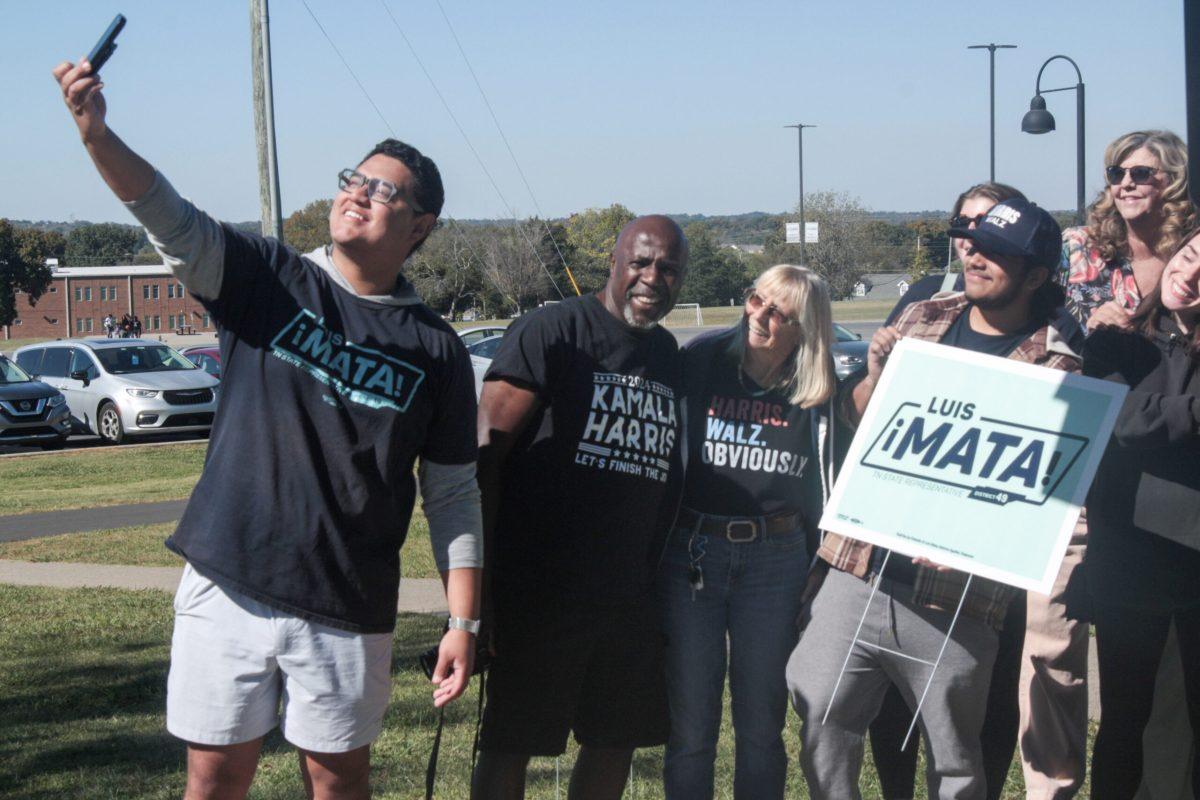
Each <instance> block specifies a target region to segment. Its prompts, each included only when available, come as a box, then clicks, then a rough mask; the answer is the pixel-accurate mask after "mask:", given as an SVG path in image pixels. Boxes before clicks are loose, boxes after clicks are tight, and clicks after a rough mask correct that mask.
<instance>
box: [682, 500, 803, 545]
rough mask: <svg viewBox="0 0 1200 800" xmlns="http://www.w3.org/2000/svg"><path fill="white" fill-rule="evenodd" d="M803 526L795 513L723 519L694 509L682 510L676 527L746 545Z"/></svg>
mask: <svg viewBox="0 0 1200 800" xmlns="http://www.w3.org/2000/svg"><path fill="white" fill-rule="evenodd" d="M800 524H801V521H800V514H799V513H798V512H795V511H790V512H787V513H784V514H772V515H770V516H766V517H719V516H716V515H713V514H701V513H700V512H698V511H693V510H691V509H690V508H681V509H679V518H678V519H677V520H676V522H675V527H677V528H684V529H687V530H695V531H697V532H698V533H701V534H703V535H704V536H716V537H720V538H722V539H727V540H729V541H730V542H733V543H734V544H744V543H746V542H753V541H754V540H756V539H758V538H760V537H761V538H765V537H767V536H778V535H780V534H782V533H790V532H791V531H794V530H796V529H797V528H799V527H800Z"/></svg>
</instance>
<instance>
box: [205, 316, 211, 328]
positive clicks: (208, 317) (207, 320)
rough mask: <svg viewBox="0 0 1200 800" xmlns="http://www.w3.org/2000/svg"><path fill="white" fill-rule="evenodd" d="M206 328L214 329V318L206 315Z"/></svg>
mask: <svg viewBox="0 0 1200 800" xmlns="http://www.w3.org/2000/svg"><path fill="white" fill-rule="evenodd" d="M204 327H206V328H211V327H212V317H211V316H209V315H208V314H205V315H204Z"/></svg>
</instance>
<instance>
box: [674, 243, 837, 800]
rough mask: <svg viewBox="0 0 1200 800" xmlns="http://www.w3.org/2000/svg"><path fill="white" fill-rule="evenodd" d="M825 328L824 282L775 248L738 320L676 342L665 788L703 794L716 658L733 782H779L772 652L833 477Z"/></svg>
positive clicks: (692, 798) (712, 750)
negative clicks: (677, 447)
mask: <svg viewBox="0 0 1200 800" xmlns="http://www.w3.org/2000/svg"><path fill="white" fill-rule="evenodd" d="M832 341H833V322H832V312H831V310H830V305H829V289H828V288H827V287H826V285H825V282H824V281H823V280H822V279H821V278H820V277H818V276H817V275H816V274H815V273H813V272H811V271H809V270H808V269H806V268H804V267H797V266H792V265H790V264H780V265H778V266H774V267H771V268H770V269H769V270H767V271H766V272H764V273H763V274H762V275H761V276H759V278H758V280H757V281H755V283H754V285H753V286H752V287H751V288H750V289H749V290H748V291H747V292H746V302H745V306H744V308H743V312H742V318H741V319H740V320H739V321H738V322H737V324H735V325H734V326H733V327H731V328H729V329H727V330H723V331H720V332H718V333H714V334H710V335H706V336H703V337H701V338H699V339H696V340H694V341H692V342H691V343H689V344H688V346H687V347H685V348H684V351H683V356H684V408H685V420H686V441H687V451H686V452H687V458H688V461H687V473H686V478H685V488H684V495H683V507H682V509H681V510H680V513H679V517H678V520H677V522H676V526H675V529H674V531H673V532H672V534H671V540H670V542H669V543H668V546H667V552H666V555H665V557H664V563H663V569H662V570H661V573H660V578H659V590H660V597H661V599H662V604H663V613H664V615H665V630H666V635H667V660H666V668H667V691H668V696H669V698H670V705H671V738H670V740H669V742H668V743H667V750H666V757H665V761H664V765H663V778H664V784H665V788H666V796H667V798H686V799H687V800H696V798H711V797H712V796H713V760H714V758H715V756H716V748H717V739H718V735H719V732H720V727H721V699H722V694H723V692H724V688H725V677H726V672H728V675H729V682H730V695H731V700H732V706H733V726H734V737H735V742H736V751H737V756H736V762H735V766H734V787H733V792H734V797H735V798H755V800H771V799H772V798H782V797H783V789H784V781H785V778H786V775H787V756H786V755H785V753H784V748H783V739H782V732H783V725H784V720H785V717H786V713H787V686H786V683H785V679H784V668H785V666H786V664H787V659H788V656H789V654H790V653H791V651H792V648H793V647H794V646H795V644H796V638H797V630H796V617H797V615H798V613H799V611H800V602H801V591H802V589H803V584H804V579H805V576H806V574H807V571H808V564H809V560H810V556H811V555H812V552H813V551H814V550H815V548H816V545H817V541H816V537H817V529H816V523H817V520H818V518H819V517H820V514H821V507H822V505H823V504H824V502H825V497H826V494H827V490H828V488H829V482H828V479H829V462H830V459H831V457H832V447H831V439H832V433H831V425H832V420H831V415H830V413H829V410H830V408H831V402H830V401H831V398H832V397H833V395H834V391H835V389H836V378H835V376H834V369H833V361H832V358H831V356H830V351H829V348H830V343H831V342H832ZM844 438H845V439H846V443H848V438H849V437H844ZM727 641H728V645H727ZM727 654H728V660H727V658H726V656H727Z"/></svg>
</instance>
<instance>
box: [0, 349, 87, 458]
mask: <svg viewBox="0 0 1200 800" xmlns="http://www.w3.org/2000/svg"><path fill="white" fill-rule="evenodd" d="M70 432H71V414H70V411H69V410H68V409H67V399H66V398H65V397H63V394H62V392H60V391H58V390H57V389H55V388H54V387H53V386H47V385H46V384H44V383H42V382H41V381H35V380H34V379H33V378H31V377H29V375H28V374H27V373H26V372H25V371H24V370H23V369H21V368H20V367H18V366H17V365H16V364H14V363H13V362H11V361H9V360H8V359H7V358H6V357H5V356H4V354H3V353H0V444H14V445H40V446H41V447H45V448H53V447H61V446H62V444H63V442H65V441H66V440H67V435H68V434H69V433H70Z"/></svg>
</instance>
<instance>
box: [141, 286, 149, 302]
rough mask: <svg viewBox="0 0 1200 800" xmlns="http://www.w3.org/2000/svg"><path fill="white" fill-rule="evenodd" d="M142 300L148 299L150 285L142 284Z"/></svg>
mask: <svg viewBox="0 0 1200 800" xmlns="http://www.w3.org/2000/svg"><path fill="white" fill-rule="evenodd" d="M142 299H143V300H149V299H150V284H148V283H143V284H142Z"/></svg>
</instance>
